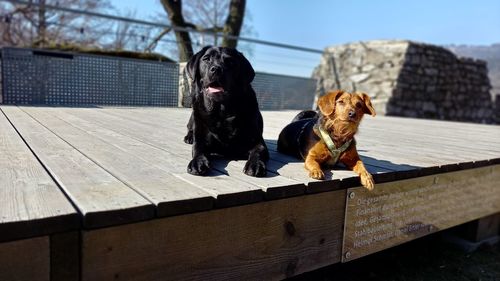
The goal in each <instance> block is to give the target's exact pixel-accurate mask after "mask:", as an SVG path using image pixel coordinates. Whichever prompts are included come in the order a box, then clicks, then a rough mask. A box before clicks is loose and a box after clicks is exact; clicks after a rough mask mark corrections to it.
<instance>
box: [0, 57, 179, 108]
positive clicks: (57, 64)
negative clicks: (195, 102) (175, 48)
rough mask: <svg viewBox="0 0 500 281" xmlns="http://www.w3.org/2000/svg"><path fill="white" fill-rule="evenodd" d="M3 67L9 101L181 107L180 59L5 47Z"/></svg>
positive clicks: (10, 102) (6, 97)
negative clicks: (165, 59)
mask: <svg viewBox="0 0 500 281" xmlns="http://www.w3.org/2000/svg"><path fill="white" fill-rule="evenodd" d="M2 70H3V71H2V74H3V81H2V82H3V93H2V94H3V103H5V104H45V105H72V106H75V105H108V106H109V105H124V106H127V105H129V106H175V107H176V106H177V105H178V96H179V95H178V87H179V67H178V65H177V64H176V63H166V62H155V61H147V60H138V59H127V58H117V57H108V56H97V55H87V54H70V53H60V52H52V51H41V50H32V49H18V48H4V49H3V50H2Z"/></svg>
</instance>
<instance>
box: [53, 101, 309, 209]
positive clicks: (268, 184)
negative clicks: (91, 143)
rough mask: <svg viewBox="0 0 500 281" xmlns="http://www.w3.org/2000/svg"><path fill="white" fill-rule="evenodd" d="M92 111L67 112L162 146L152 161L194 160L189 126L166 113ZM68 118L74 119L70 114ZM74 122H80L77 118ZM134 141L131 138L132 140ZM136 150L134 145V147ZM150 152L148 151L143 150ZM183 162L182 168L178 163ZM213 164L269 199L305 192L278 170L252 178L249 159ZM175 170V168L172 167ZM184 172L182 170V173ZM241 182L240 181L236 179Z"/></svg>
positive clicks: (185, 162)
mask: <svg viewBox="0 0 500 281" xmlns="http://www.w3.org/2000/svg"><path fill="white" fill-rule="evenodd" d="M101 112H103V111H99V113H97V114H96V113H94V112H89V111H85V110H73V109H68V110H65V111H64V113H68V114H71V115H73V116H75V117H79V118H80V123H81V121H82V119H83V120H87V121H91V122H92V123H94V124H98V125H99V126H102V127H104V128H106V129H108V130H112V131H114V132H115V134H116V133H119V134H121V135H124V136H127V137H129V138H133V139H136V142H137V144H136V145H135V146H141V144H140V143H141V142H142V145H145V144H146V145H148V146H151V147H154V149H155V150H157V149H159V150H162V151H158V152H157V153H159V154H156V155H151V157H147V159H149V160H151V161H155V162H156V160H153V159H154V158H155V156H158V155H162V154H165V153H168V154H169V155H170V156H169V157H163V158H164V159H178V160H175V161H174V162H175V163H174V164H175V165H176V166H177V167H175V170H176V171H179V170H180V171H185V169H186V167H185V165H187V163H188V162H189V160H191V146H190V145H186V144H185V143H183V142H182V138H183V136H184V134H185V132H186V129H184V128H182V127H183V126H181V125H180V124H178V123H176V122H175V121H174V120H173V118H171V116H170V115H164V116H163V117H161V116H160V117H159V118H162V119H156V118H153V117H151V116H149V115H143V114H138V113H137V112H135V111H134V112H130V111H127V110H105V112H113V114H111V115H109V114H100V113H101ZM138 112H139V113H144V112H145V111H143V110H142V111H138ZM58 114H59V115H60V114H61V113H60V112H58ZM64 118H70V117H68V116H67V115H66V116H64ZM167 119H168V120H169V121H170V122H164V123H168V124H169V125H168V126H166V125H162V124H160V123H161V122H162V121H164V120H167ZM73 121H74V122H78V120H75V119H74V118H73ZM125 122H126V124H127V126H126V127H120V126H119V125H118V126H116V125H115V124H117V123H118V124H123V123H125ZM128 142H130V141H128ZM131 149H133V148H131ZM143 153H147V152H143ZM179 164H181V165H182V167H179V166H178V165H179ZM212 164H213V165H212V166H213V167H214V168H215V169H216V170H217V171H218V172H220V173H221V174H227V175H230V176H231V179H232V180H233V181H235V182H234V184H239V183H240V184H241V183H245V184H246V185H249V186H255V187H257V188H260V189H262V190H263V191H264V192H265V196H266V198H267V199H276V198H284V197H289V196H295V195H300V194H303V193H304V189H305V185H304V184H303V183H302V182H299V181H296V180H291V179H287V178H283V177H280V176H278V175H277V174H275V173H269V175H267V176H266V177H264V178H255V177H249V176H247V175H245V174H243V172H242V171H243V167H244V165H245V161H225V160H220V161H217V160H216V161H213V163H212ZM170 169H172V168H170ZM178 173H180V172H178ZM179 175H180V176H181V177H183V178H186V177H189V181H194V180H196V181H199V180H200V178H199V177H193V176H190V175H187V174H179ZM203 181H204V182H205V184H206V180H203ZM236 181H238V182H236Z"/></svg>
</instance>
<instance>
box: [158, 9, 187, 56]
mask: <svg viewBox="0 0 500 281" xmlns="http://www.w3.org/2000/svg"><path fill="white" fill-rule="evenodd" d="M161 4H162V5H163V8H164V9H165V11H167V14H168V18H169V19H170V22H171V24H172V26H174V27H188V25H187V24H186V21H185V20H184V17H183V16H182V1H181V0H161ZM175 38H176V40H177V49H178V50H179V61H181V62H185V61H188V60H189V59H190V58H191V57H192V56H193V46H192V44H191V37H190V36H189V32H186V31H177V30H176V31H175Z"/></svg>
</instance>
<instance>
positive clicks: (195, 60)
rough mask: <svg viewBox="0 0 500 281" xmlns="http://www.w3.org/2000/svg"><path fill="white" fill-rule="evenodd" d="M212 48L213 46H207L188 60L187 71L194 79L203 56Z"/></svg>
mask: <svg viewBox="0 0 500 281" xmlns="http://www.w3.org/2000/svg"><path fill="white" fill-rule="evenodd" d="M210 48H212V46H205V47H203V49H201V50H200V51H199V52H198V53H196V54H194V55H193V56H192V57H191V58H190V59H189V61H188V63H187V65H186V72H187V74H188V76H189V78H191V79H192V80H195V79H196V76H197V75H196V73H197V72H198V66H199V65H200V60H201V57H202V56H203V55H204V54H205V52H206V51H207V50H208V49H210Z"/></svg>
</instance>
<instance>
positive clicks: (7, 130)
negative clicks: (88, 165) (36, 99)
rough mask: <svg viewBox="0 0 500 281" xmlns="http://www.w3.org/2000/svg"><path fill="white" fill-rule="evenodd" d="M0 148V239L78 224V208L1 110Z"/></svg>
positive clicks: (47, 231)
mask: <svg viewBox="0 0 500 281" xmlns="http://www.w3.org/2000/svg"><path fill="white" fill-rule="evenodd" d="M2 108H3V107H2ZM0 151H1V154H0V155H1V156H0V241H8V240H14V239H20V238H25V237H32V236H42V235H46V234H50V233H54V232H61V231H69V230H73V229H76V228H78V227H79V218H78V214H77V212H76V211H75V210H74V208H73V207H72V206H71V203H70V202H69V201H68V199H67V198H66V197H65V196H64V194H63V193H62V192H61V190H59V188H58V187H57V185H56V184H55V183H54V181H53V180H52V179H51V178H50V176H49V175H48V174H47V172H46V171H45V170H44V168H43V167H42V165H41V164H40V163H39V162H38V161H37V159H36V158H35V156H34V155H33V153H32V152H31V151H30V150H29V149H28V147H27V146H26V144H25V143H24V142H23V140H22V139H21V138H20V137H19V135H18V134H17V132H16V131H15V129H14V128H13V127H12V125H11V124H10V123H9V121H8V120H7V118H6V117H5V115H4V114H3V112H2V113H0Z"/></svg>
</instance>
